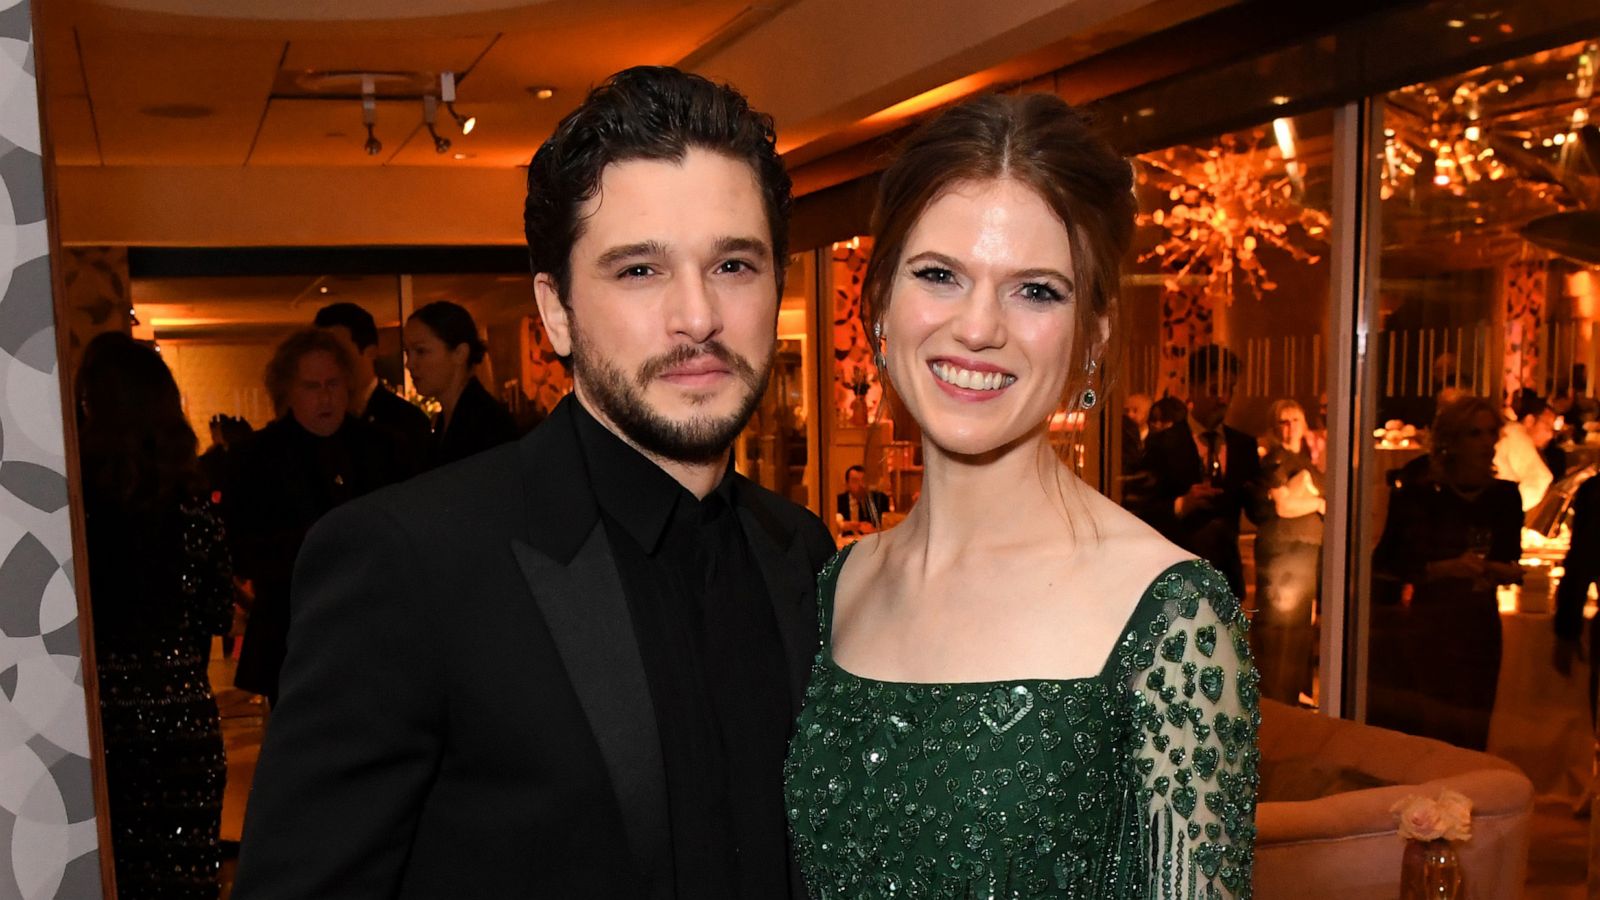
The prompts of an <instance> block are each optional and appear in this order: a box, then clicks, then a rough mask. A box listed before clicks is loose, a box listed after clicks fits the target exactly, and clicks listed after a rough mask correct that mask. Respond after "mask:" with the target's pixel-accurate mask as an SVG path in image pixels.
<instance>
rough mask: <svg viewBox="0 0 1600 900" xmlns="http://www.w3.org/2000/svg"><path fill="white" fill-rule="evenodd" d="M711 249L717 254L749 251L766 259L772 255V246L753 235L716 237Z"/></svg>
mask: <svg viewBox="0 0 1600 900" xmlns="http://www.w3.org/2000/svg"><path fill="white" fill-rule="evenodd" d="M713 249H714V250H715V251H716V255H718V256H722V255H724V254H728V253H749V254H751V255H753V256H759V257H761V258H762V259H768V258H770V257H771V256H772V248H771V247H769V246H768V245H767V242H766V241H763V240H761V239H760V238H753V237H724V238H718V239H717V243H716V245H715V246H714V248H713Z"/></svg>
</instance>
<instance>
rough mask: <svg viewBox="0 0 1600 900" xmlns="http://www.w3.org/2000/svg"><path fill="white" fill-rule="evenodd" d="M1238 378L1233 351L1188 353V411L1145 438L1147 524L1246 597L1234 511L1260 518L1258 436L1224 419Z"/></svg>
mask: <svg viewBox="0 0 1600 900" xmlns="http://www.w3.org/2000/svg"><path fill="white" fill-rule="evenodd" d="M1238 381H1239V357H1238V356H1236V355H1235V354H1234V353H1233V351H1231V350H1228V349H1227V348H1226V347H1221V346H1218V345H1216V344H1206V345H1203V346H1200V347H1196V348H1195V349H1194V350H1193V352H1191V353H1190V354H1189V401H1188V416H1187V418H1186V420H1185V421H1184V422H1179V423H1178V424H1176V425H1174V426H1173V427H1172V428H1169V429H1167V430H1166V431H1163V432H1161V434H1160V435H1159V436H1157V437H1153V438H1151V440H1150V443H1149V446H1148V449H1147V453H1146V460H1147V463H1146V464H1147V466H1148V467H1149V469H1150V472H1151V474H1152V475H1153V476H1154V477H1155V488H1154V492H1153V493H1154V497H1155V498H1156V500H1157V501H1158V502H1156V503H1154V504H1152V513H1153V514H1154V515H1155V516H1156V520H1155V521H1153V522H1152V523H1151V524H1153V525H1155V526H1156V528H1157V530H1159V531H1161V532H1162V534H1164V535H1166V536H1167V537H1168V538H1169V539H1171V540H1172V541H1173V542H1174V543H1176V544H1177V545H1178V546H1180V547H1182V548H1184V549H1185V550H1188V551H1189V552H1191V553H1194V554H1195V555H1197V556H1199V557H1200V558H1201V559H1204V560H1206V561H1208V562H1210V563H1211V564H1212V565H1214V566H1216V567H1217V569H1218V570H1219V571H1221V572H1222V574H1223V575H1224V576H1226V577H1227V579H1228V586H1229V587H1231V588H1232V589H1233V592H1234V595H1235V596H1238V597H1243V596H1245V593H1244V562H1243V560H1242V559H1241V557H1240V555H1239V517H1240V515H1241V514H1244V515H1248V516H1249V517H1250V519H1251V521H1256V520H1258V519H1259V517H1260V509H1259V503H1258V502H1257V500H1258V494H1259V493H1260V491H1259V488H1258V485H1259V482H1260V480H1261V456H1260V454H1259V453H1258V451H1257V447H1256V440H1255V438H1252V437H1251V436H1250V435H1248V434H1245V433H1244V432H1242V431H1239V430H1238V429H1236V428H1233V427H1232V426H1229V425H1227V424H1226V423H1225V421H1224V420H1225V419H1226V418H1227V416H1228V407H1229V405H1230V404H1231V403H1232V402H1233V392H1234V388H1235V386H1236V385H1237V384H1238Z"/></svg>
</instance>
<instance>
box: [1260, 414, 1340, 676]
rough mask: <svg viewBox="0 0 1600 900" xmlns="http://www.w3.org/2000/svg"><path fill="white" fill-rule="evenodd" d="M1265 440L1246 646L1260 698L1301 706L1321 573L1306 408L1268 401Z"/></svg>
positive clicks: (1316, 481) (1316, 476) (1321, 511)
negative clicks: (1257, 671) (1253, 588)
mask: <svg viewBox="0 0 1600 900" xmlns="http://www.w3.org/2000/svg"><path fill="white" fill-rule="evenodd" d="M1271 421H1272V431H1271V432H1270V433H1268V435H1267V436H1266V437H1265V438H1263V439H1262V441H1261V449H1262V457H1261V475H1262V479H1261V490H1262V491H1263V492H1264V493H1265V497H1263V498H1261V499H1262V501H1263V502H1261V503H1259V504H1258V506H1259V508H1260V509H1261V516H1262V518H1261V522H1260V526H1259V531H1257V532H1256V544H1255V548H1256V615H1255V620H1254V621H1253V622H1252V623H1251V629H1250V648H1251V651H1252V652H1253V653H1254V654H1255V660H1256V666H1257V667H1258V668H1259V669H1260V670H1261V695H1262V696H1263V697H1268V698H1271V699H1273V700H1277V701H1279V702H1282V703H1299V701H1300V695H1301V693H1306V694H1309V693H1310V692H1311V653H1312V649H1313V646H1314V644H1315V641H1314V638H1315V636H1316V628H1315V626H1313V625H1312V609H1313V608H1314V607H1315V606H1316V603H1317V583H1318V578H1319V577H1320V575H1321V573H1322V517H1323V516H1324V515H1325V514H1326V513H1327V509H1328V506H1327V500H1326V498H1324V497H1323V484H1322V472H1321V471H1320V470H1319V469H1318V468H1317V467H1316V466H1315V465H1313V464H1312V462H1311V443H1310V440H1309V435H1308V429H1307V426H1306V413H1305V410H1304V409H1302V408H1301V406H1300V404H1299V403H1297V402H1296V401H1294V400H1279V401H1277V402H1275V403H1273V404H1272V418H1271Z"/></svg>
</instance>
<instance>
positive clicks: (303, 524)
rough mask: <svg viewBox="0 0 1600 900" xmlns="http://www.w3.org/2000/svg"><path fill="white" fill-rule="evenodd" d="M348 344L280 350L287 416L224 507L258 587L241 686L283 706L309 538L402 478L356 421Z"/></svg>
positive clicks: (240, 559) (245, 458)
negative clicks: (292, 588) (292, 618)
mask: <svg viewBox="0 0 1600 900" xmlns="http://www.w3.org/2000/svg"><path fill="white" fill-rule="evenodd" d="M353 369H354V364H353V363H352V362H351V360H350V354H349V352H348V350H347V348H346V347H345V345H344V343H343V342H342V341H340V340H339V339H338V338H336V337H334V336H333V335H331V334H328V333H327V332H325V331H320V330H318V329H315V328H307V329H305V330H303V331H298V332H295V333H294V334H292V335H290V336H289V337H287V338H285V339H284V341H283V342H282V343H281V344H279V345H278V347H277V350H276V351H275V352H274V353H273V356H272V360H271V361H270V362H269V363H268V364H267V379H266V380H267V393H268V394H270V395H271V397H272V402H273V406H274V407H275V408H276V409H277V410H278V418H277V419H274V420H273V421H272V422H271V423H270V424H268V425H267V426H266V427H265V428H262V429H261V430H260V431H258V432H256V433H255V434H254V435H252V436H251V437H250V438H249V439H248V440H247V441H245V442H244V447H243V449H241V450H240V451H239V460H238V465H237V469H236V471H235V472H234V477H233V479H232V488H231V489H230V490H229V491H228V492H227V493H226V494H225V495H224V498H223V499H224V503H223V509H224V511H225V513H226V516H227V522H228V528H229V534H230V537H231V542H232V546H233V549H234V559H235V562H236V568H237V570H238V572H239V574H240V575H243V576H244V577H246V578H249V579H250V581H251V582H252V584H253V585H254V588H255V601H254V602H253V603H252V604H251V607H250V622H249V624H248V626H247V627H246V629H245V633H244V645H243V647H242V648H241V649H240V651H239V667H238V669H237V670H236V671H235V673H234V684H235V685H237V686H238V687H240V688H242V689H244V690H247V691H251V692H253V693H257V694H261V695H262V696H265V697H266V698H267V699H268V700H269V701H271V702H272V703H274V704H276V703H277V700H278V688H279V671H280V670H281V668H282V666H283V657H284V642H285V640H286V637H287V635H288V631H289V579H290V574H291V572H292V570H293V568H294V561H295V555H296V554H298V553H299V552H300V546H301V543H302V542H303V541H304V540H305V538H306V533H307V532H308V531H309V530H310V529H311V527H312V526H313V525H314V524H316V522H317V520H318V519H320V518H322V516H323V515H325V514H326V513H327V512H328V510H330V509H333V508H334V507H335V506H338V505H339V504H341V503H344V502H346V501H348V500H351V499H353V498H355V497H359V496H361V495H362V494H365V493H368V492H369V491H373V490H376V489H377V488H380V487H383V486H384V485H386V484H389V483H391V482H392V481H394V480H395V479H396V478H397V477H398V475H399V474H400V471H399V469H400V466H399V465H398V463H397V462H396V460H395V456H394V448H393V447H392V446H391V445H390V444H389V442H388V440H387V439H386V437H385V436H384V435H383V434H380V433H379V432H378V430H377V429H376V428H375V427H373V426H371V425H368V424H367V423H365V422H362V421H361V420H359V419H356V418H354V417H352V416H351V415H350V414H349V410H350V376H351V371H352V370H353Z"/></svg>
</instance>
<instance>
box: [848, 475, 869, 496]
mask: <svg viewBox="0 0 1600 900" xmlns="http://www.w3.org/2000/svg"><path fill="white" fill-rule="evenodd" d="M844 489H845V490H847V491H849V492H850V493H852V494H855V495H856V496H857V497H864V496H866V493H867V476H866V473H865V472H862V471H861V470H860V469H851V470H850V471H849V473H847V474H846V475H845V476H844Z"/></svg>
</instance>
